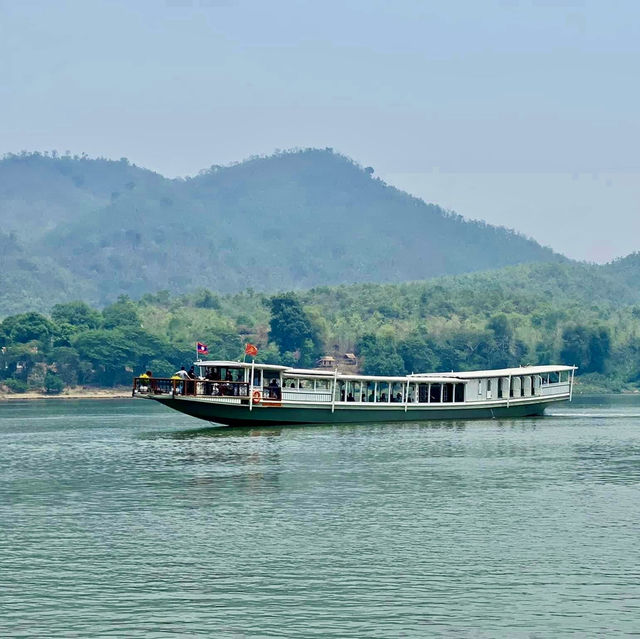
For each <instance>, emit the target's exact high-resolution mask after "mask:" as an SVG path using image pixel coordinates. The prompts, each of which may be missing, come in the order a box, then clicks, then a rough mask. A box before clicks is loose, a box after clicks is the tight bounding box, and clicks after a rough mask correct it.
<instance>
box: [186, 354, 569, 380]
mask: <svg viewBox="0 0 640 639" xmlns="http://www.w3.org/2000/svg"><path fill="white" fill-rule="evenodd" d="M194 366H211V367H216V368H252V367H253V368H255V369H257V370H261V369H262V370H271V371H278V372H282V373H283V376H285V377H313V378H332V377H334V376H336V377H337V378H338V379H344V380H354V381H358V380H367V381H372V382H376V381H384V382H406V381H407V379H410V380H411V381H414V382H418V381H424V382H430V383H435V384H437V383H447V382H451V381H454V380H455V381H459V382H463V383H466V381H468V380H469V379H478V378H487V377H509V376H516V375H544V374H545V373H557V372H559V371H572V370H575V369H576V366H563V365H546V366H519V367H517V368H499V369H494V370H484V371H451V372H450V373H411V374H410V375H404V376H396V375H353V374H348V375H343V374H341V373H337V372H336V371H335V370H328V369H326V368H325V369H317V368H292V367H291V366H280V365H278V364H259V363H257V362H234V361H231V360H198V361H196V362H194Z"/></svg>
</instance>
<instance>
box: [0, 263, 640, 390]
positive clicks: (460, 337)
mask: <svg viewBox="0 0 640 639" xmlns="http://www.w3.org/2000/svg"><path fill="white" fill-rule="evenodd" d="M621 265H622V262H621V263H620V264H618V265H617V266H621ZM624 265H626V266H627V267H629V268H628V269H625V270H624V271H623V273H622V275H623V276H624V277H621V278H620V279H618V280H614V279H613V278H611V277H609V276H604V275H603V273H602V271H601V270H594V269H591V268H590V267H588V266H584V265H575V264H529V265H524V266H517V267H509V268H507V269H501V270H498V271H489V272H484V273H474V274H470V275H464V276H455V277H443V278H437V279H433V280H427V281H418V282H408V283H404V284H373V283H370V284H352V285H348V286H346V285H341V286H334V287H329V286H321V287H316V288H313V289H310V290H307V291H297V292H289V293H277V294H266V293H261V292H256V291H254V290H252V289H247V290H246V291H245V292H244V293H234V294H227V295H222V294H220V293H218V292H214V291H211V290H208V289H200V290H197V291H194V292H192V293H187V294H182V295H177V296H176V295H172V294H171V293H170V292H169V291H166V290H164V291H159V292H157V293H155V294H153V295H151V294H145V295H143V296H142V297H141V298H140V299H138V300H133V299H131V298H129V297H127V296H124V295H123V296H121V297H120V298H118V300H117V301H116V302H114V303H112V304H110V305H108V306H106V307H104V308H102V309H96V308H93V307H91V306H90V305H89V304H87V303H86V302H83V301H75V302H67V303H63V304H56V305H55V306H53V308H52V309H51V311H50V312H49V313H48V314H46V315H44V314H41V313H36V312H27V313H21V314H18V315H10V316H8V317H5V318H4V319H3V320H2V321H1V322H0V396H2V397H11V398H16V399H17V398H22V397H42V396H44V397H54V396H62V397H67V398H69V397H87V396H91V395H98V397H104V396H105V392H106V391H102V390H99V389H122V388H127V387H128V386H129V384H130V383H131V380H132V378H133V377H134V376H136V375H140V374H141V373H142V372H144V371H147V370H150V371H152V374H153V376H155V377H171V375H172V374H173V373H174V372H175V371H177V370H178V369H179V368H180V367H181V366H182V365H185V366H187V367H188V366H190V365H191V364H192V363H193V362H194V360H195V359H196V352H195V350H196V349H195V346H196V342H202V343H204V344H207V346H208V350H209V352H208V356H207V357H208V358H209V359H221V360H238V359H239V358H240V359H241V358H242V353H243V352H244V345H245V344H246V343H248V342H250V343H252V344H255V345H256V346H257V348H258V350H259V352H258V355H257V356H256V361H257V362H262V363H270V364H282V365H285V366H292V367H298V368H313V367H315V366H316V364H317V362H318V361H319V360H320V359H323V360H324V361H333V362H335V363H337V364H338V366H340V365H341V364H342V365H346V363H348V364H350V365H352V368H350V371H352V372H353V373H361V374H364V375H392V376H395V375H399V376H403V375H407V374H410V373H412V372H420V371H423V372H425V371H431V372H438V371H465V370H466V371H470V370H492V369H499V368H512V367H518V366H526V365H540V364H549V363H554V364H566V365H575V366H577V367H578V371H577V376H576V393H578V394H592V393H598V394H600V393H620V392H634V391H636V390H638V389H640V292H639V291H638V290H637V288H634V287H632V286H631V285H630V284H629V283H628V282H627V280H628V281H629V282H635V281H636V278H635V273H636V272H638V273H640V254H639V255H637V256H634V258H633V260H625V261H624ZM78 388H82V389H88V390H83V391H82V392H80V391H78V390H77V389H78ZM67 389H76V390H67ZM94 389H95V390H94ZM119 392H120V393H121V394H122V393H125V391H119Z"/></svg>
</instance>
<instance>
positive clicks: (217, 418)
mask: <svg viewBox="0 0 640 639" xmlns="http://www.w3.org/2000/svg"><path fill="white" fill-rule="evenodd" d="M149 399H154V400H155V401H158V402H160V403H161V404H164V405H165V406H167V407H169V408H172V409H174V410H177V411H179V412H181V413H186V414H187V415H190V416H192V417H197V418H199V419H204V420H206V421H209V422H214V423H217V424H220V425H222V426H256V425H274V426H275V425H278V426H284V425H302V424H345V423H346V424H355V423H376V422H407V421H412V422H413V421H431V420H443V419H497V418H505V417H535V416H539V415H542V414H543V412H544V409H545V408H546V406H548V405H549V404H551V403H557V402H558V401H567V400H568V399H569V397H554V398H539V399H536V400H535V401H531V400H529V401H520V402H511V403H510V404H509V405H507V404H506V403H500V404H499V403H494V404H484V405H481V406H479V405H475V406H474V405H470V404H465V405H462V404H460V405H449V406H446V407H443V406H441V405H440V406H437V407H433V406H426V407H413V406H412V407H407V409H406V410H405V407H404V406H402V405H401V406H394V407H391V406H390V407H389V408H380V407H378V406H376V407H375V408H369V407H366V406H363V405H354V406H344V405H342V406H336V407H335V408H334V409H333V410H332V409H331V407H330V406H326V407H325V406H317V407H312V406H309V407H306V406H305V407H300V406H254V407H253V409H252V410H250V409H249V406H248V405H246V404H222V403H217V402H212V401H207V400H199V399H195V398H182V397H166V396H159V397H158V396H149Z"/></svg>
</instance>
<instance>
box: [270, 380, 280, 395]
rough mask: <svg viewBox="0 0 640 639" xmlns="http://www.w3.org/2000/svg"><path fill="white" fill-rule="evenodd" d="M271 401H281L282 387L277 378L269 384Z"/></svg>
mask: <svg viewBox="0 0 640 639" xmlns="http://www.w3.org/2000/svg"><path fill="white" fill-rule="evenodd" d="M269 399H280V386H278V380H277V379H276V378H275V377H274V378H273V379H272V380H271V381H270V382H269Z"/></svg>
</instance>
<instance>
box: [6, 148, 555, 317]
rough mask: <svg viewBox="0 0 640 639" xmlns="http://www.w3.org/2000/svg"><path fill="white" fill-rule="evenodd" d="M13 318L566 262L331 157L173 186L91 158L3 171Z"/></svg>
mask: <svg viewBox="0 0 640 639" xmlns="http://www.w3.org/2000/svg"><path fill="white" fill-rule="evenodd" d="M0 231H1V232H2V235H0V248H3V252H2V255H1V256H0V260H2V264H1V265H2V272H1V273H0V315H6V314H9V313H14V312H18V311H20V310H24V309H27V308H28V309H38V308H39V309H44V308H47V307H48V306H50V305H51V304H52V303H55V302H58V301H63V300H68V299H77V298H80V297H82V298H84V299H86V300H88V301H90V302H92V303H94V304H104V303H107V302H109V301H112V300H113V299H114V298H115V297H117V296H118V295H120V294H123V293H126V294H129V295H131V296H139V295H141V294H143V293H146V292H152V291H157V290H160V289H168V290H170V291H172V292H186V291H189V290H193V289H195V288H197V287H207V288H210V289H213V290H216V291H220V292H233V291H238V290H242V289H245V288H248V287H251V288H253V289H256V290H267V291H271V290H277V289H299V288H309V287H312V286H316V285H329V284H341V283H353V282H401V281H408V280H419V279H424V278H430V277H434V276H438V275H447V274H452V275H453V274H460V273H465V272H472V271H479V270H486V269H495V268H500V267H502V266H507V265H514V264H520V263H526V262H559V261H566V258H563V257H562V256H560V255H558V254H556V253H554V252H553V251H551V249H548V248H545V247H542V246H540V245H539V244H538V243H536V242H535V241H533V240H531V239H529V238H526V237H524V236H522V235H520V234H518V233H516V232H514V231H510V230H507V229H504V228H500V227H495V226H491V225H488V224H485V223H482V222H471V221H467V220H464V219H463V218H462V217H460V216H459V215H456V214H453V213H450V212H447V211H445V210H443V209H441V208H440V207H438V206H436V205H433V204H426V203H425V202H423V201H422V200H419V199H417V198H415V197H412V196H410V195H408V194H406V193H404V192H402V191H399V190H398V189H395V188H393V187H391V186H389V185H387V184H385V183H384V182H383V181H382V180H380V179H378V178H376V177H374V176H373V170H372V169H370V168H362V167H360V166H358V165H357V164H355V163H354V162H353V161H351V160H349V159H348V158H346V157H344V156H342V155H339V154H336V153H333V152H332V151H331V150H330V149H325V150H318V149H308V150H304V151H298V152H288V153H281V154H276V155H273V156H271V157H266V158H255V159H250V160H247V161H245V162H242V163H239V164H235V165H232V166H225V167H217V166H214V167H211V168H210V169H209V170H207V171H203V172H202V173H201V174H200V175H198V176H197V177H194V178H187V179H173V180H172V179H167V178H164V177H162V176H161V175H158V174H156V173H153V172H151V171H148V170H145V169H141V168H139V167H136V166H134V165H131V164H130V163H129V162H128V161H126V160H124V159H123V160H120V161H110V160H104V159H89V158H86V157H70V156H64V157H51V156H43V155H40V154H22V155H11V156H8V157H6V158H5V159H3V160H2V161H0Z"/></svg>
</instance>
